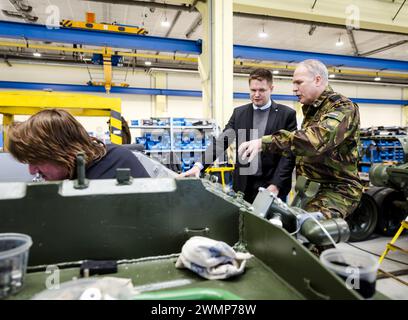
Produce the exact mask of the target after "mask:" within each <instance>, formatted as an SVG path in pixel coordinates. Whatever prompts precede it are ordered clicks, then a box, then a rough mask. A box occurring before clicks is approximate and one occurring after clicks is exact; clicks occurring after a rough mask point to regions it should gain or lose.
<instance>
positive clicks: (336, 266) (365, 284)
mask: <svg viewBox="0 0 408 320" xmlns="http://www.w3.org/2000/svg"><path fill="white" fill-rule="evenodd" d="M320 261H321V262H322V264H323V265H324V266H325V267H327V268H328V269H329V270H332V271H334V272H335V273H336V274H337V275H338V276H340V277H341V278H342V279H343V280H344V281H345V282H346V286H347V288H349V289H354V290H356V291H357V292H358V293H359V294H360V295H361V296H363V297H364V298H366V299H368V298H371V297H372V296H373V295H374V294H375V283H376V280H377V271H378V267H379V263H378V261H377V259H376V258H374V257H373V256H371V255H369V254H367V253H364V252H362V253H360V252H354V251H349V250H345V249H337V248H335V249H328V250H325V251H323V253H322V254H321V255H320Z"/></svg>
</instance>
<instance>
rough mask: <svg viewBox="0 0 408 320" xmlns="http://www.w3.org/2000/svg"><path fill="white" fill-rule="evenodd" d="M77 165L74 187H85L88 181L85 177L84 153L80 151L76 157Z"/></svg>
mask: <svg viewBox="0 0 408 320" xmlns="http://www.w3.org/2000/svg"><path fill="white" fill-rule="evenodd" d="M76 165H77V180H75V182H74V188H75V189H86V188H88V186H89V181H88V179H87V178H86V177H85V153H83V152H81V153H78V154H77V157H76Z"/></svg>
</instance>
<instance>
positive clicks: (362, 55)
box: [359, 40, 408, 57]
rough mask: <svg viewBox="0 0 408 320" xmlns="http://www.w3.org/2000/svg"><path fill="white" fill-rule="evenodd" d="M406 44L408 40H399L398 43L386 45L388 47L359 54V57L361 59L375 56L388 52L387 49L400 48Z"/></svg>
mask: <svg viewBox="0 0 408 320" xmlns="http://www.w3.org/2000/svg"><path fill="white" fill-rule="evenodd" d="M407 42H408V40H401V41H398V42H394V43H391V44H388V45H386V46H384V47H381V48H378V49H374V50H371V51H367V52H364V53H361V54H359V56H361V57H366V56H370V55H372V54H375V53H379V52H383V51H385V50H389V49H392V48H395V47H398V46H401V45H403V44H406V43H407Z"/></svg>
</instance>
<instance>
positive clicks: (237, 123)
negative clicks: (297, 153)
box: [204, 101, 297, 197]
mask: <svg viewBox="0 0 408 320" xmlns="http://www.w3.org/2000/svg"><path fill="white" fill-rule="evenodd" d="M253 111H254V109H253V106H252V103H249V104H246V105H243V106H240V107H237V108H235V109H234V112H233V114H232V116H231V118H230V120H229V121H228V123H227V125H226V126H225V129H224V131H223V135H224V136H223V135H220V137H218V139H216V140H215V139H214V140H213V143H212V145H210V146H209V148H208V149H207V151H206V155H205V163H206V164H205V165H204V167H208V166H209V165H210V163H212V161H214V160H215V159H216V158H218V157H219V156H221V155H222V154H223V153H224V151H225V150H226V149H227V148H228V146H229V144H231V143H232V142H233V141H232V139H231V136H234V137H233V138H235V143H236V152H237V153H238V147H239V145H238V142H239V143H242V142H244V141H249V140H251V137H250V129H254V128H253ZM239 129H244V130H240V131H239V132H240V133H241V134H242V133H244V136H243V137H240V138H239V139H237V137H238V130H239ZM281 129H284V130H288V131H294V130H296V129H297V125H296V111H295V110H293V109H291V108H289V107H288V106H285V105H283V104H277V103H275V102H274V101H272V105H271V109H270V111H269V118H268V122H267V124H266V129H265V135H270V134H273V133H275V132H276V131H278V130H281ZM228 133H229V134H228ZM225 135H227V136H229V139H226V138H225ZM208 151H211V152H208ZM236 159H237V160H236V165H235V170H234V174H233V189H234V190H235V191H242V192H245V189H246V187H247V178H248V176H247V175H240V170H239V169H240V168H242V167H245V166H246V165H245V164H241V163H240V161H239V160H238V154H236ZM261 159H262V176H260V177H259V178H257V179H259V180H262V184H263V187H268V186H269V185H270V184H274V185H276V186H277V187H278V188H279V190H280V191H279V196H280V197H285V196H286V195H287V194H288V193H289V191H290V189H291V182H292V171H293V168H294V166H295V157H294V156H289V157H283V156H281V155H280V154H264V153H263V152H262V153H261Z"/></svg>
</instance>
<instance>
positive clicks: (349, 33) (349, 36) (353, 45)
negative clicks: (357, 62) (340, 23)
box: [347, 28, 359, 56]
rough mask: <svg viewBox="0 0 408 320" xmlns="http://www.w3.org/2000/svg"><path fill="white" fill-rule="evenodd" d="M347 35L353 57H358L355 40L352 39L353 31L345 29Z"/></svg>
mask: <svg viewBox="0 0 408 320" xmlns="http://www.w3.org/2000/svg"><path fill="white" fill-rule="evenodd" d="M347 35H348V38H349V41H350V43H351V46H352V47H353V50H354V55H355V56H358V55H359V54H358V48H357V43H356V39H355V38H354V33H353V30H352V29H348V28H347Z"/></svg>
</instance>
